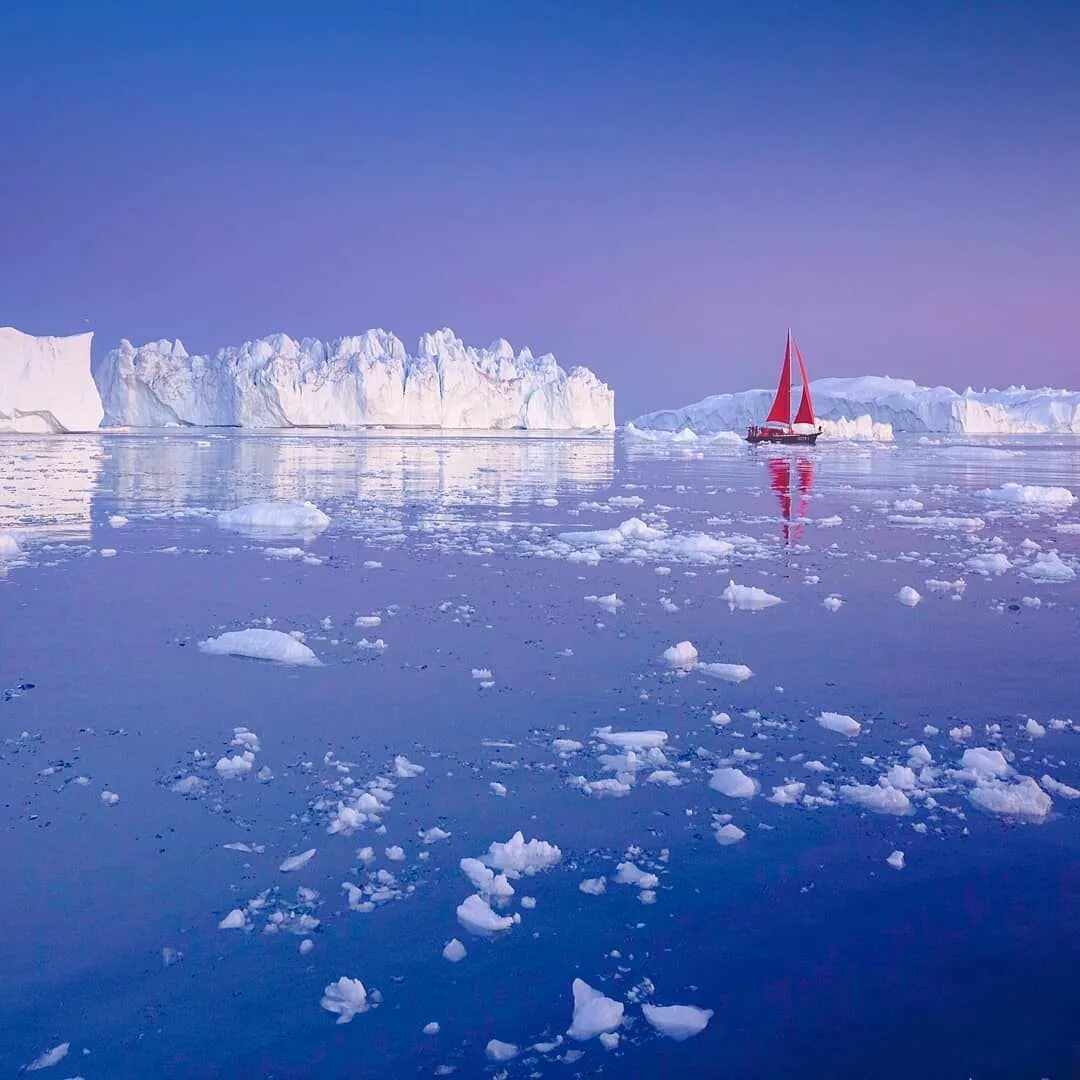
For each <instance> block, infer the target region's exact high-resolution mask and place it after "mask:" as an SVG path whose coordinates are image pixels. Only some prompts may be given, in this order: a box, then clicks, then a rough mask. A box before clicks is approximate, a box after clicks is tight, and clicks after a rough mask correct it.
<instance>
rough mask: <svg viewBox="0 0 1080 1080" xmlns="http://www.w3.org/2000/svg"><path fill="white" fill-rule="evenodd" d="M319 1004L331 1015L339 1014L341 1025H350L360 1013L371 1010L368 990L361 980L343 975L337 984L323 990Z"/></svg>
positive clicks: (338, 1018) (338, 1019)
mask: <svg viewBox="0 0 1080 1080" xmlns="http://www.w3.org/2000/svg"><path fill="white" fill-rule="evenodd" d="M319 1004H320V1005H321V1006H322V1007H323V1008H324V1009H325V1010H326V1011H327V1012H330V1013H337V1022H338V1023H339V1024H348V1023H350V1022H351V1021H352V1018H353V1017H354V1016H356V1015H357V1014H359V1013H365V1012H367V1011H368V1009H370V1008H371V1005H372V1003H371V1002H369V1001H368V993H367V989H366V988H365V987H364V984H363V983H362V982H361V981H360V980H359V979H350V978H348V977H347V976H345V975H342V976H341V978H340V979H338V980H337V982H332V983H330V984H329V985H328V986H327V987H326V988H325V989H324V990H323V997H322V1001H320V1002H319Z"/></svg>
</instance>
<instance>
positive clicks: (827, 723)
mask: <svg viewBox="0 0 1080 1080" xmlns="http://www.w3.org/2000/svg"><path fill="white" fill-rule="evenodd" d="M817 722H818V723H819V724H820V725H821V726H822V727H823V728H825V730H826V731H835V732H836V733H837V734H839V735H847V736H849V737H854V736H855V735H858V734H859V732H860V731H862V725H861V724H860V723H859V721H858V720H856V719H855V718H854V717H853V716H845V715H844V714H843V713H836V712H823V713H819V714H818V718H817Z"/></svg>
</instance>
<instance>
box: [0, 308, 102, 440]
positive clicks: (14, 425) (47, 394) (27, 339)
mask: <svg viewBox="0 0 1080 1080" xmlns="http://www.w3.org/2000/svg"><path fill="white" fill-rule="evenodd" d="M93 336H94V335H93V334H74V335H72V336H71V337H34V336H33V335H32V334H24V333H22V332H21V331H20V330H16V329H14V328H13V327H10V326H3V327H0V431H21V432H42V431H52V432H63V431H90V430H92V429H93V428H96V427H97V426H98V424H100V423H101V417H102V408H101V398H100V397H99V396H98V391H97V387H96V386H95V385H94V380H93V378H92V377H91V375H90V341H91V339H92V338H93Z"/></svg>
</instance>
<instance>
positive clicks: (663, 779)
mask: <svg viewBox="0 0 1080 1080" xmlns="http://www.w3.org/2000/svg"><path fill="white" fill-rule="evenodd" d="M645 782H646V783H648V784H666V785H667V786H668V787H682V780H681V779H680V778H679V777H678V775H677V774H676V773H675V772H674V771H673V770H672V769H653V771H652V772H651V773H649V775H648V776H646V777H645Z"/></svg>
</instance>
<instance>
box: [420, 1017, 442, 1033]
mask: <svg viewBox="0 0 1080 1080" xmlns="http://www.w3.org/2000/svg"><path fill="white" fill-rule="evenodd" d="M420 1030H421V1032H422V1033H423V1034H424V1035H438V1034H439V1022H438V1021H437V1020H432V1021H431V1022H430V1023H427V1024H425V1025H424V1026H423V1027H422V1028H421V1029H420Z"/></svg>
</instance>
